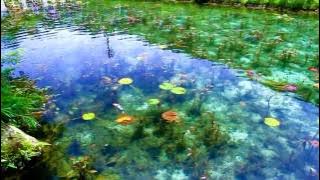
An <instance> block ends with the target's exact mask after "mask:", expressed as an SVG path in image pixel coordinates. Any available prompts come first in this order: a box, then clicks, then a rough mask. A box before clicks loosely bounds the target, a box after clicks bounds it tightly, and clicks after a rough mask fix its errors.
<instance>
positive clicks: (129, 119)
mask: <svg viewBox="0 0 320 180" xmlns="http://www.w3.org/2000/svg"><path fill="white" fill-rule="evenodd" d="M116 122H117V123H119V124H121V125H128V124H131V123H133V122H134V117H133V116H129V115H126V114H122V115H120V116H119V117H118V118H117V119H116Z"/></svg>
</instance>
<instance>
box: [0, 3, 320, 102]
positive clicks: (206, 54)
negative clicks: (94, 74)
mask: <svg viewBox="0 0 320 180" xmlns="http://www.w3.org/2000/svg"><path fill="white" fill-rule="evenodd" d="M80 2H82V1H80ZM219 2H220V1H219ZM228 2H229V1H228ZM279 2H280V1H279ZM281 2H282V1H281ZM294 2H298V1H290V3H294ZM246 3H250V2H247V1H246ZM256 3H259V2H256ZM264 3H267V4H268V2H265V1H264ZM290 3H289V4H290ZM305 3H311V1H310V2H309V1H308V2H304V4H305ZM49 4H50V3H49ZM284 4H288V3H285V2H284ZM65 6H66V5H65V4H56V5H55V6H54V7H55V8H56V11H57V12H59V18H58V19H51V17H47V14H46V12H45V13H38V14H34V13H31V12H30V11H25V12H23V13H22V14H21V15H18V16H17V17H16V16H14V15H11V16H6V17H3V18H2V25H1V26H2V32H3V33H4V34H5V35H6V38H5V39H7V40H9V39H12V38H14V36H15V35H14V33H15V32H17V31H18V30H19V29H28V30H29V31H30V33H32V32H33V31H35V32H36V30H37V27H36V24H37V22H44V23H45V24H46V26H48V28H52V27H54V26H55V24H54V21H57V22H60V23H64V22H68V23H71V24H73V25H77V26H80V27H82V28H86V29H87V30H88V31H91V32H92V33H97V32H99V31H100V30H103V31H105V32H109V33H110V32H116V31H119V30H120V31H125V32H126V33H129V34H136V35H141V36H143V37H144V38H145V39H146V40H148V41H149V42H151V43H155V44H158V45H159V47H160V48H163V49H168V48H170V49H174V50H179V51H182V52H186V53H188V54H191V55H192V56H194V57H199V58H205V59H209V60H212V61H218V62H222V63H225V64H227V65H229V66H231V67H233V68H239V69H243V70H248V71H250V72H251V74H252V75H251V76H249V78H250V77H252V76H254V78H253V79H254V80H257V81H259V82H262V83H263V84H265V85H267V86H270V87H271V88H273V89H275V90H276V89H279V88H274V86H273V85H274V83H265V81H269V80H270V81H273V82H275V83H282V82H286V83H287V84H293V85H294V86H296V87H297V90H296V91H291V92H293V93H294V94H298V95H299V96H300V97H301V98H303V99H305V100H306V101H309V102H312V103H314V104H319V98H318V96H317V94H318V93H319V88H318V86H317V84H318V83H319V79H318V78H317V75H318V74H319V72H318V69H319V62H318V61H319V56H318V52H319V51H318V39H319V33H318V26H319V22H318V21H317V20H316V17H315V15H303V14H302V15H301V16H299V15H296V14H293V13H292V14H290V13H288V14H282V13H276V12H274V13H273V12H264V11H259V12H256V11H249V10H241V11H240V12H235V11H234V9H232V8H222V7H216V8H213V7H208V6H204V7H198V6H194V5H188V4H174V3H163V4H161V7H162V8H163V9H165V11H155V9H157V8H158V6H159V5H158V4H156V3H133V2H126V1H120V2H116V1H115V2H103V3H102V2H91V1H86V2H82V3H80V4H73V3H70V5H68V7H70V8H69V9H68V8H67V9H66V8H64V7H65ZM97 7H99V8H97ZM79 8H81V10H80V9H79ZM92 9H95V11H92ZM198 10H199V11H201V16H192V13H193V12H194V11H198ZM78 12H81V13H78ZM103 12H108V16H100V17H99V18H95V17H96V16H97V15H98V14H103ZM176 12H179V13H176ZM65 16H67V17H70V19H65V18H64V17H65ZM27 17H28V18H27ZM201 17H210V18H208V19H203V18H201ZM238 17H241V18H238ZM251 20H252V21H251ZM11 22H15V25H14V26H13V25H12V24H11ZM209 24H211V25H212V26H209ZM299 27H305V28H299ZM155 30H156V31H155ZM137 59H138V60H140V61H143V59H146V55H140V56H137ZM310 68H313V70H314V71H311V70H309V69H310ZM178 90H179V89H178ZM180 90H181V89H180ZM173 91H175V90H173Z"/></svg>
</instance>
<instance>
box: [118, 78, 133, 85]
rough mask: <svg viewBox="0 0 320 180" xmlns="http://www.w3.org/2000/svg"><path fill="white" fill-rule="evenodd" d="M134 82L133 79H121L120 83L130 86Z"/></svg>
mask: <svg viewBox="0 0 320 180" xmlns="http://www.w3.org/2000/svg"><path fill="white" fill-rule="evenodd" d="M132 82H133V80H132V79H131V78H121V79H120V80H119V81H118V83H119V84H123V85H124V84H125V85H128V84H131V83H132Z"/></svg>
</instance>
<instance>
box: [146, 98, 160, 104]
mask: <svg viewBox="0 0 320 180" xmlns="http://www.w3.org/2000/svg"><path fill="white" fill-rule="evenodd" d="M147 102H148V104H149V105H157V104H159V103H160V100H159V99H154V98H153V99H148V101H147Z"/></svg>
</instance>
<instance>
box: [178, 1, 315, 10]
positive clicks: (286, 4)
mask: <svg viewBox="0 0 320 180" xmlns="http://www.w3.org/2000/svg"><path fill="white" fill-rule="evenodd" d="M176 1H179V0H176ZM194 2H196V3H199V4H203V3H217V4H231V5H238V4H241V5H245V6H249V7H250V6H263V7H278V8H281V9H282V8H288V9H292V10H301V9H307V10H314V9H319V1H317V0H313V1H308V0H293V1H290V0H280V1H276V0H265V1H257V0H240V1H238V0H194Z"/></svg>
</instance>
